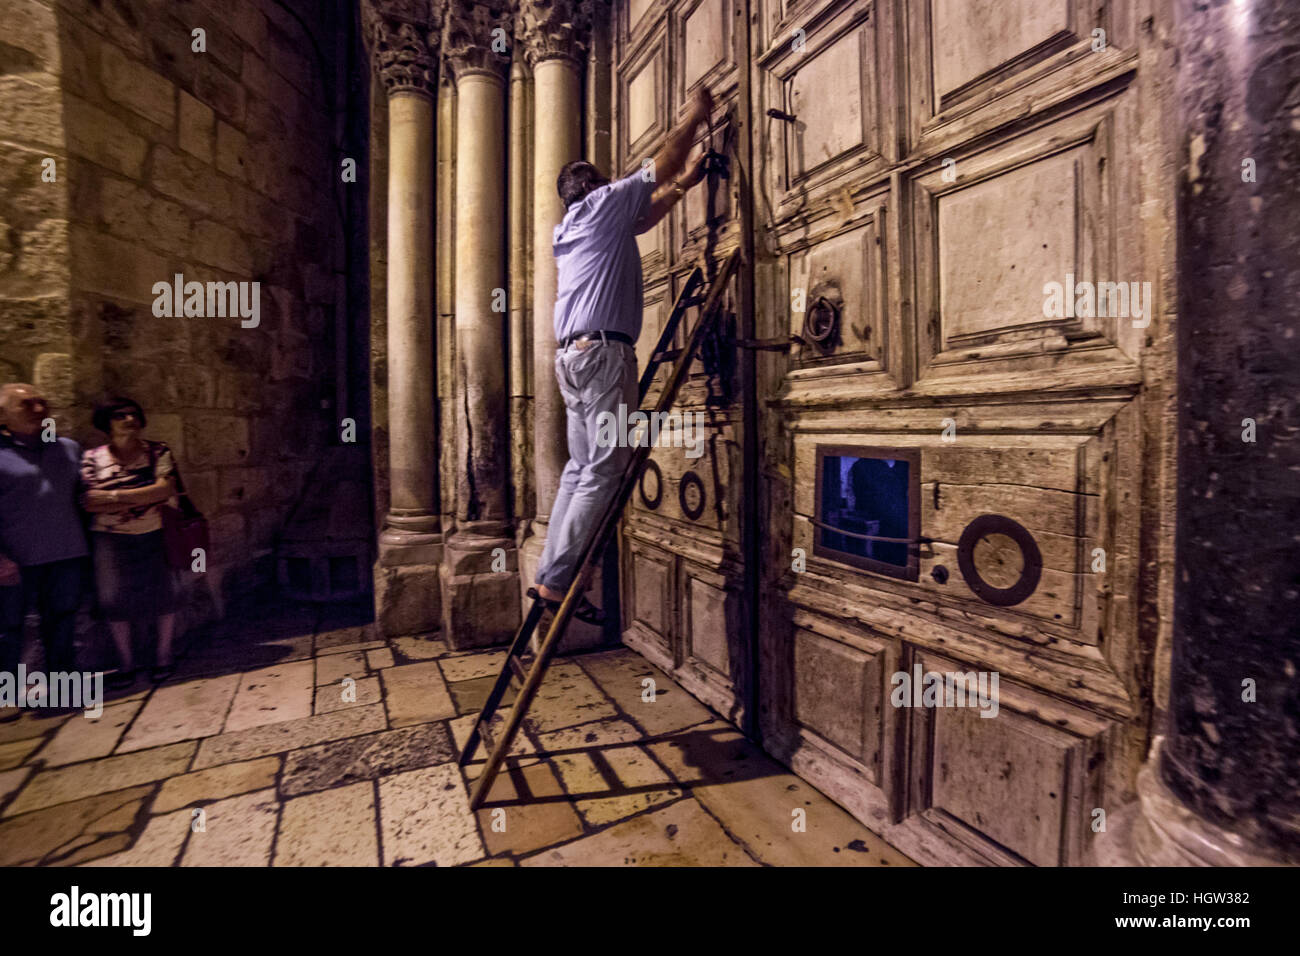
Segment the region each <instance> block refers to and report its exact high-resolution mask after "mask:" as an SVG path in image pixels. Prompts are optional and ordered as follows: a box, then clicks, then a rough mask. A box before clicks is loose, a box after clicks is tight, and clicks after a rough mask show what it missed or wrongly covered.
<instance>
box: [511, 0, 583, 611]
mask: <svg viewBox="0 0 1300 956" xmlns="http://www.w3.org/2000/svg"><path fill="white" fill-rule="evenodd" d="M589 7H590V4H589V3H583V2H575V0H524V2H522V3H521V4H520V6H519V21H518V22H519V33H520V37H519V40H520V43H521V45H522V47H523V50H524V55H525V57H526V58H527V60H528V63H529V66H530V67H531V68H532V71H533V108H534V110H535V112H534V116H535V117H536V123H535V124H534V128H533V163H532V180H533V189H532V192H533V302H532V305H533V465H534V470H533V481H534V486H535V489H536V492H535V501H536V514H535V515H534V517H533V522H532V536H531V537H530V538H529V539H528V540H527V541H526V542H525V544H524V547H523V550H522V553H521V555H520V561H521V564H522V568H523V574H522V578H523V580H521V582H520V583H521V585H522V586H523V587H524V588H525V589H526V588H527V587H529V586H531V585H532V583H533V579H534V577H535V575H536V571H537V564H538V562H539V561H540V559H541V556H542V549H543V547H545V544H546V531H547V521H548V519H549V517H550V511H551V505H552V504H553V503H554V502H555V494H556V492H557V491H558V490H559V486H560V472H561V471H563V470H564V463H565V461H567V460H568V439H567V437H566V428H565V410H564V400H563V399H562V398H561V397H560V390H559V386H558V385H556V382H555V292H556V268H555V256H554V254H553V253H552V251H551V242H552V239H553V237H554V232H555V227H556V226H557V225H558V224H559V222H560V220H561V219H563V218H564V204H563V203H562V202H561V201H560V197H559V195H558V194H557V192H556V190H555V180H556V177H558V176H559V174H560V169H561V168H562V167H563V166H564V164H565V163H568V162H571V161H573V160H575V159H581V158H582V125H583V124H582V121H583V109H582V64H583V62H584V60H585V58H586V43H587V40H588V37H589V36H590V26H591V17H590V10H589Z"/></svg>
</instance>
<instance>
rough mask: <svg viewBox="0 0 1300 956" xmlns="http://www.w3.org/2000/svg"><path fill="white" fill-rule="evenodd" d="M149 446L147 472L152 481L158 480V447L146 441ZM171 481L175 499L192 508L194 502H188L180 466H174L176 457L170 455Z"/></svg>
mask: <svg viewBox="0 0 1300 956" xmlns="http://www.w3.org/2000/svg"><path fill="white" fill-rule="evenodd" d="M146 443H147V444H148V446H149V471H150V473H152V474H153V480H154V481H157V480H158V445H157V443H155V442H151V441H148V440H147V439H146ZM172 480H173V481H175V482H176V497H177V498H183V499H185V501H186V502H187V503H188V504H189V505H190V506H191V507H193V505H194V502H192V501H190V496H189V493H188V492H186V490H185V482H184V480H183V479H182V478H181V469H180V466H179V465H177V464H176V456H175V455H172Z"/></svg>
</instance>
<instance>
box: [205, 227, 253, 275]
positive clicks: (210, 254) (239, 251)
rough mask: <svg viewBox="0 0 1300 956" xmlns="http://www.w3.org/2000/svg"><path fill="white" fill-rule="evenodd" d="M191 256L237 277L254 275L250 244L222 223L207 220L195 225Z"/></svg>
mask: <svg viewBox="0 0 1300 956" xmlns="http://www.w3.org/2000/svg"><path fill="white" fill-rule="evenodd" d="M189 254H190V255H192V256H194V258H195V259H197V260H198V261H199V262H203V263H206V264H208V265H213V266H217V267H218V268H220V269H225V270H226V271H227V272H231V273H234V274H235V275H240V276H249V277H251V276H252V274H253V263H252V258H251V256H250V255H249V250H248V244H247V243H246V242H244V239H243V237H242V236H240V234H239V233H237V232H235V230H233V229H231V228H229V227H227V226H223V225H221V224H220V223H216V222H211V221H210V220H206V219H205V220H201V221H200V222H197V223H195V224H194V232H193V235H192V237H191V246H190V249H189ZM250 281H251V279H250Z"/></svg>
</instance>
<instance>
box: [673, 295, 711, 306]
mask: <svg viewBox="0 0 1300 956" xmlns="http://www.w3.org/2000/svg"><path fill="white" fill-rule="evenodd" d="M707 298H708V297H707V296H703V295H693V296H691V297H690V298H686V299H682V300H680V303H679V304H680V305H681V307H682V308H684V309H693V308H695V307H696V306H697V305H703V304H704V302H705V300H706V299H707Z"/></svg>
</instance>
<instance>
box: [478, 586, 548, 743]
mask: <svg viewBox="0 0 1300 956" xmlns="http://www.w3.org/2000/svg"><path fill="white" fill-rule="evenodd" d="M545 611H546V604H545V602H543V601H542V600H541V598H536V599H534V600H533V606H532V607H531V608H529V609H528V616H527V617H525V618H524V623H523V626H522V627H520V628H519V630H518V631H517V632H516V633H515V639H514V640H513V641H511V643H510V649H509V650H508V651H507V652H506V664H505V666H504V667H502V668H501V673H500V674H498V675H497V682H496V683H495V684H494V685H492V692H491V693H490V694H488V697H487V700H485V701H484V702H483V709H482V710H480V711H479V713H478V717H476V718H475V720H474V726H473V727H471V728H470V732H469V739H468V740H466V741H465V747H464V749H463V750H461V752H460V761H459V764H460V766H462V767H463V766H465V765H466V764H467V763H469V762H470V761H471V760H472V759H474V752H475V751H476V750H478V745H479V739H480V735H479V730H478V728H479V721H484V722H491V720H492V717H493V715H495V714H496V711H497V708H498V707H499V706H500V705H501V698H503V697H504V696H505V694H506V688H507V687H509V686H510V675H511V669H510V659H511V658H512V657H517V656H518V655H519V654H521V653H522V652H523V650H524V648H525V647H527V646H528V642H529V640H531V639H532V636H533V632H534V631H535V630H536V629H537V624H538V622H539V621H540V620H541V619H542V614H544V613H545Z"/></svg>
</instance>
